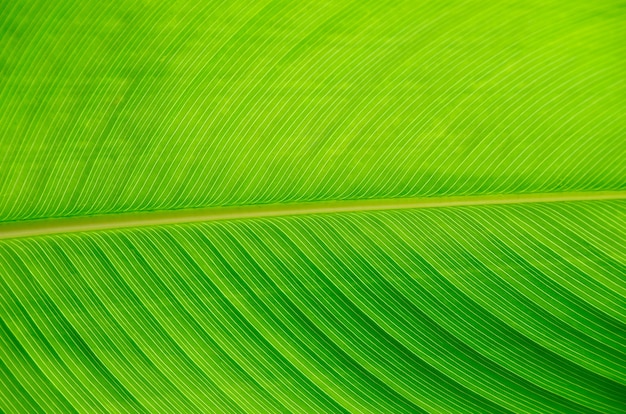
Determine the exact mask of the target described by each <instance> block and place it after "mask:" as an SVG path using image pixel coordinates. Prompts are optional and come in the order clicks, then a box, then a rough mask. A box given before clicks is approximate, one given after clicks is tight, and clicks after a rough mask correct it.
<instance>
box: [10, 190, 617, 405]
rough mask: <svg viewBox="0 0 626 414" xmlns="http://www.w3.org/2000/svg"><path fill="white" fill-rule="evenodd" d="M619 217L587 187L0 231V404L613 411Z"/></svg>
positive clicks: (613, 207) (614, 205) (612, 206)
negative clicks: (466, 200)
mask: <svg viewBox="0 0 626 414" xmlns="http://www.w3.org/2000/svg"><path fill="white" fill-rule="evenodd" d="M494 217H498V220H494V219H493V218H494ZM624 221H626V202H624V201H597V202H577V203H556V204H532V205H531V204H529V205H515V206H513V205H510V206H473V207H452V208H440V209H424V210H405V211H387V212H368V213H348V214H337V215H319V216H306V217H304V216H303V217H288V218H267V219H253V220H238V221H225V222H216V223H207V224H185V225H178V226H163V227H158V228H153V229H127V230H116V231H109V232H100V233H91V234H72V235H64V236H63V235H58V236H47V237H41V238H33V239H16V240H5V241H1V242H0V272H1V273H2V274H4V275H10V276H9V277H5V278H3V279H2V284H1V285H0V286H1V291H0V292H1V295H2V297H3V298H4V300H2V301H1V302H0V306H1V308H0V312H1V314H2V315H3V318H2V326H1V329H2V335H0V338H2V342H1V343H0V356H1V360H2V361H3V365H2V369H3V375H2V376H0V384H2V386H1V387H0V390H2V392H3V393H4V396H3V399H2V400H1V401H2V405H1V406H0V407H1V408H2V409H4V410H5V412H36V411H37V410H44V411H47V412H71V411H73V410H76V411H79V412H89V413H95V412H103V411H106V410H110V411H111V412H141V411H151V412H177V411H180V412H215V411H217V412H229V413H230V412H239V411H248V412H272V413H273V412H282V411H291V412H297V413H301V412H314V413H320V412H324V413H326V412H346V411H351V412H375V413H381V412H385V413H387V412H424V411H429V412H505V411H507V410H510V411H513V412H536V413H546V412H567V413H572V412H602V413H617V412H625V411H626V404H625V398H626V301H624V295H625V294H626V278H625V275H626V255H625V254H624V250H623V246H624V244H625V243H626V231H625V229H624V226H623V223H624ZM9 373H10V374H9ZM18 383H19V384H20V385H19V386H18V385H17V384H18Z"/></svg>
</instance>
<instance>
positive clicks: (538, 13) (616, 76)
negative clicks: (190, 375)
mask: <svg viewBox="0 0 626 414" xmlns="http://www.w3.org/2000/svg"><path fill="white" fill-rule="evenodd" d="M0 7H1V8H0V125H1V126H2V128H1V129H0V221H14V220H23V219H30V218H45V217H58V216H76V215H85V214H99V213H114V212H124V211H142V210H169V209H180V208H193V207H208V206H216V205H242V204H245V205H250V204H259V203H276V202H299V201H315V200H338V199H362V198H396V197H421V196H431V195H464V194H495V193H518V192H522V193H528V192H554V191H557V192H560V191H586V190H620V189H624V188H626V171H625V168H626V163H624V159H626V140H625V139H624V131H625V130H626V128H625V127H626V119H625V117H624V115H625V113H626V112H625V111H624V108H626V83H625V81H624V67H626V24H625V22H626V7H624V4H623V1H605V0H600V1H587V0H581V1H562V0H559V1H524V2H521V1H482V0H470V1H439V0H437V1H434V0H433V1H416V0H401V1H393V2H391V1H379V0H376V1H363V0H358V1H346V0H340V1H329V2H319V1H267V0H259V1H256V0H255V1H237V2H230V1H224V2H217V1H176V2H172V1H164V2H141V1H119V0H114V1H93V0H88V1H84V0H80V1H49V0H46V1H21V0H18V1H2V2H0Z"/></svg>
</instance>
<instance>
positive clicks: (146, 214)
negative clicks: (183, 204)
mask: <svg viewBox="0 0 626 414" xmlns="http://www.w3.org/2000/svg"><path fill="white" fill-rule="evenodd" d="M619 199H626V191H593V192H565V193H534V194H504V195H473V196H455V197H422V198H392V199H361V200H340V201H315V202H303V203H288V204H264V205H248V206H229V207H207V208H195V209H184V210H167V211H142V212H129V213H116V214H106V215H97V216H76V217H66V218H51V219H38V220H25V221H18V222H5V223H0V240H2V239H13V238H22V237H33V236H43V235H50V234H60V233H82V232H88V231H98V230H109V229H120V228H133V227H147V226H157V225H167V224H181V223H192V222H203V221H218V220H240V219H247V218H261V217H279V216H295V215H306V214H331V213H347V212H359V211H376V210H401V209H416V208H442V207H455V206H479V205H493V204H526V203H555V202H573V201H599V200H619Z"/></svg>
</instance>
